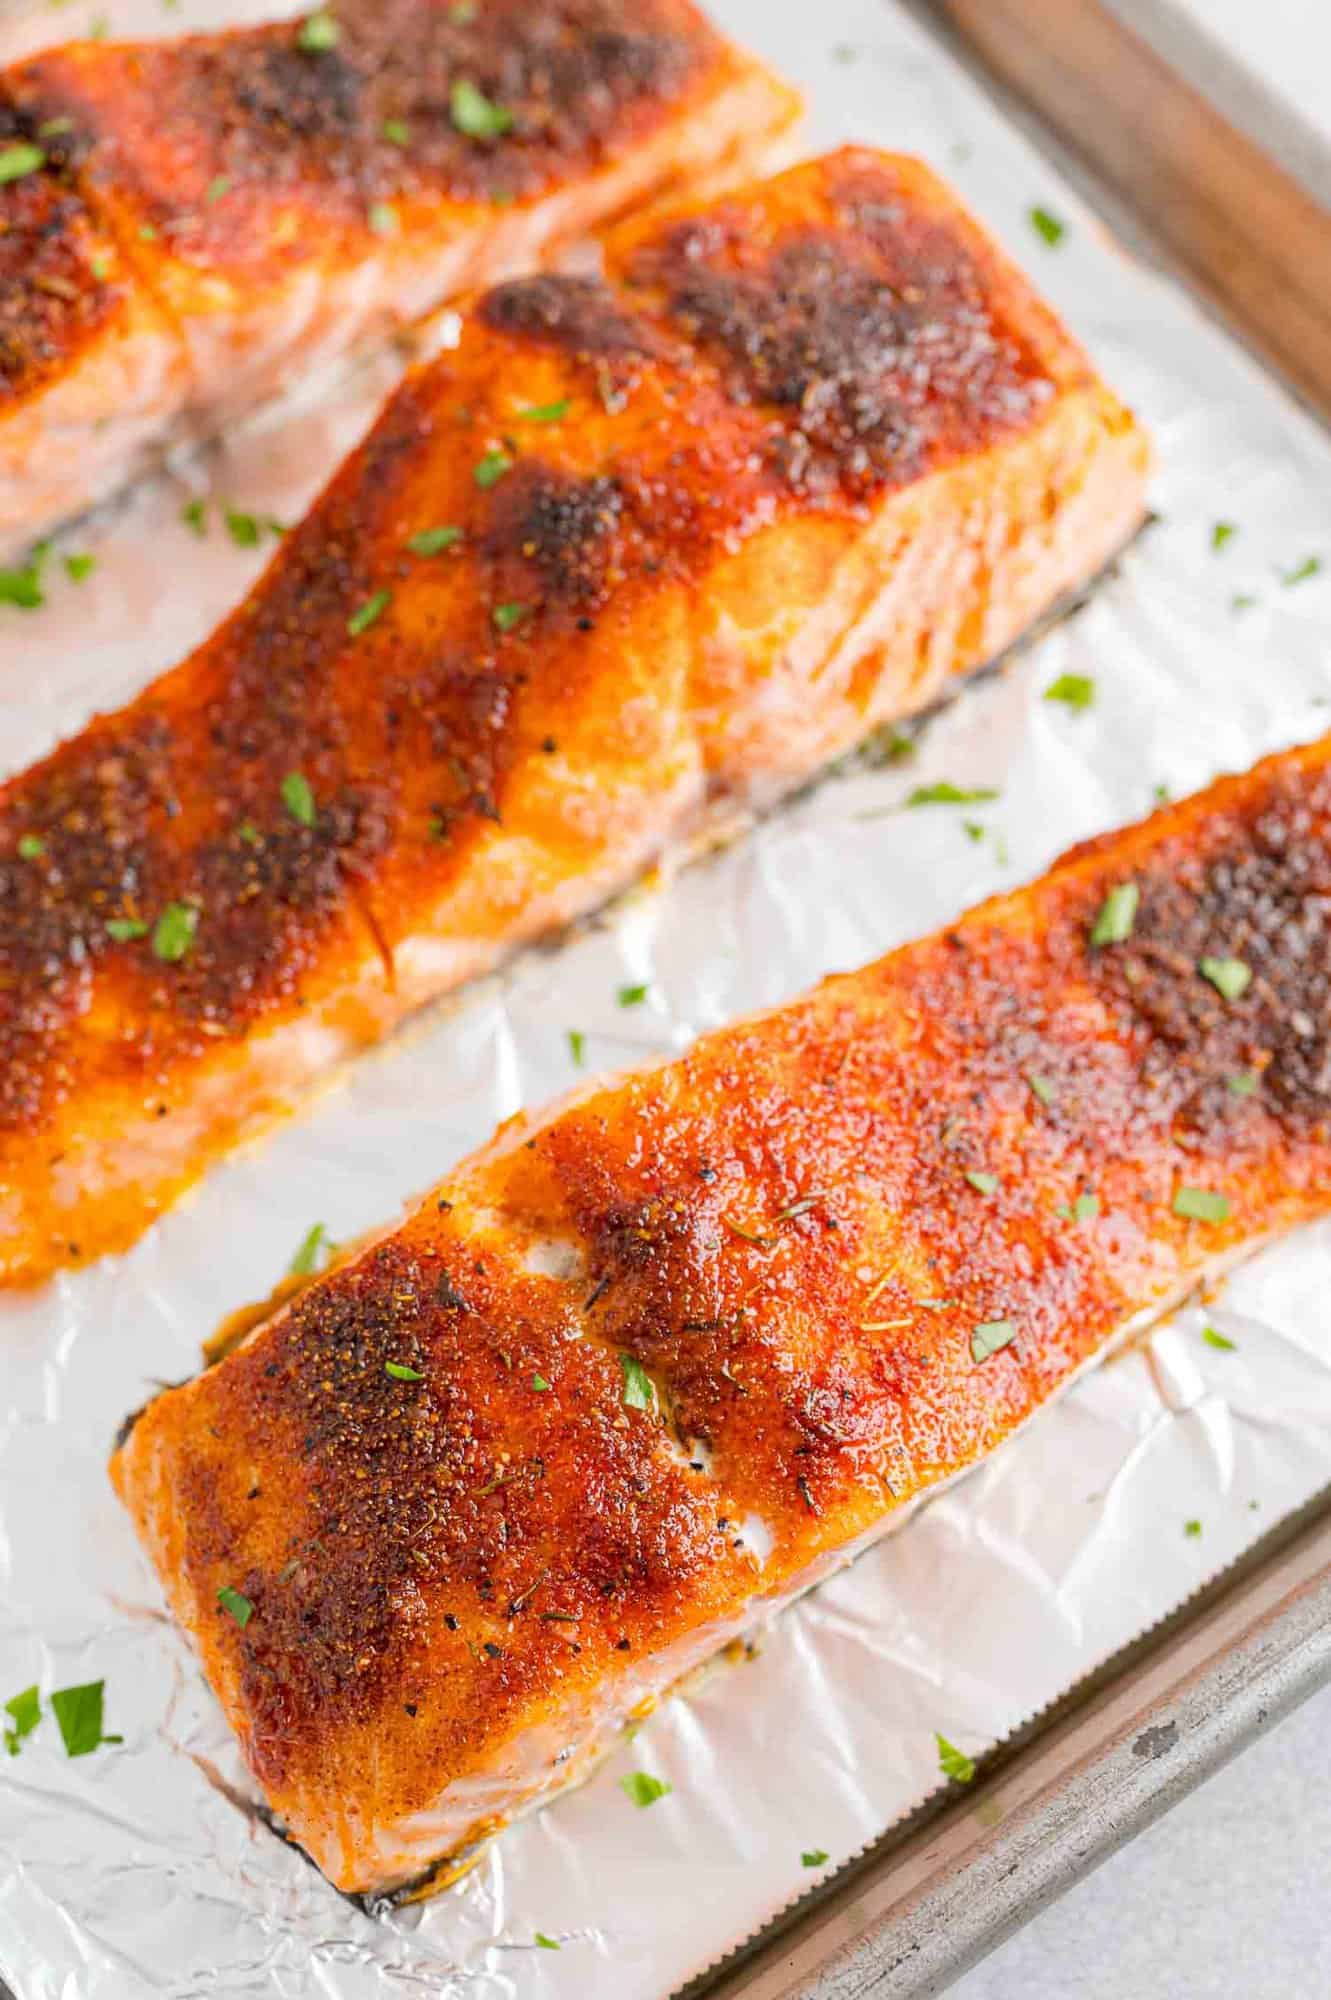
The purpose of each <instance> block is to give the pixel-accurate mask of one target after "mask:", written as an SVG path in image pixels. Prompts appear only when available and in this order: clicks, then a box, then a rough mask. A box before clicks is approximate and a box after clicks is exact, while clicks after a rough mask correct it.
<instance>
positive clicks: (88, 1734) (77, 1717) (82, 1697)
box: [51, 1681, 125, 1757]
mask: <svg viewBox="0 0 1331 2000" xmlns="http://www.w3.org/2000/svg"><path fill="white" fill-rule="evenodd" d="M105 1692H106V1682H105V1681H85V1682H84V1683H83V1684H82V1686H80V1687H68V1688H56V1689H55V1691H54V1693H53V1694H52V1696H51V1713H52V1714H53V1715H54V1716H55V1719H56V1722H57V1724H58V1725H59V1729H60V1739H61V1741H62V1742H63V1744H64V1746H65V1753H66V1755H67V1756H70V1757H86V1756H87V1755H88V1753H89V1751H91V1750H97V1749H99V1748H100V1747H101V1745H102V1744H103V1743H123V1742H124V1740H125V1739H124V1737H123V1736H105V1735H103V1733H102V1717H103V1712H104V1711H103V1704H104V1697H105Z"/></svg>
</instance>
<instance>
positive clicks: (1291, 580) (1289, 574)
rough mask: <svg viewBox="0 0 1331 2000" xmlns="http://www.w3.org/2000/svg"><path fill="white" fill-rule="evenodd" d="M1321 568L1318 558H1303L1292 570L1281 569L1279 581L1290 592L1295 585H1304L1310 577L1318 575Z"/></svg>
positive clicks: (1319, 558)
mask: <svg viewBox="0 0 1331 2000" xmlns="http://www.w3.org/2000/svg"><path fill="white" fill-rule="evenodd" d="M1321 567H1322V558H1321V557H1320V556H1305V557H1304V558H1303V561H1302V562H1301V563H1295V565H1294V567H1293V569H1282V570H1281V572H1280V581H1281V582H1282V583H1283V584H1284V586H1285V589H1286V590H1292V589H1293V588H1294V586H1295V584H1296V583H1306V582H1307V581H1308V579H1309V577H1310V576H1316V575H1318V573H1319V572H1320V570H1321Z"/></svg>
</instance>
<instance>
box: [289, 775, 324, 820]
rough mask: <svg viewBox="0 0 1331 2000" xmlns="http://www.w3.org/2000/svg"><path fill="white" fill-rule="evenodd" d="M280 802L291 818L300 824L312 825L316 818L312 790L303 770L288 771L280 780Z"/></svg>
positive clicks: (316, 811)
mask: <svg viewBox="0 0 1331 2000" xmlns="http://www.w3.org/2000/svg"><path fill="white" fill-rule="evenodd" d="M282 803H283V805H284V806H285V807H286V809H287V811H288V812H289V813H290V814H291V817H292V819H294V820H299V821H300V824H301V825H302V826H313V825H314V822H315V820H316V819H317V818H318V809H317V807H316V806H315V803H314V792H313V790H312V788H311V786H310V781H309V779H308V778H307V777H306V776H305V773H304V772H303V771H288V772H287V774H286V776H285V778H283V780H282Z"/></svg>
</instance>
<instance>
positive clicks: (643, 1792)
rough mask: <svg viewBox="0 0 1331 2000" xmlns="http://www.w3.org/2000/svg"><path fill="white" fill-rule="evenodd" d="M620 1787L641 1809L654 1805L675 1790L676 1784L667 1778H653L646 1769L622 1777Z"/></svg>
mask: <svg viewBox="0 0 1331 2000" xmlns="http://www.w3.org/2000/svg"><path fill="white" fill-rule="evenodd" d="M619 1789H620V1791H621V1792H623V1794H624V1796H625V1798H626V1799H629V1800H630V1801H631V1802H632V1803H633V1804H634V1805H635V1806H637V1807H638V1808H639V1809H641V1808H642V1807H644V1806H653V1805H655V1804H656V1801H657V1800H658V1799H663V1798H665V1797H667V1795H668V1794H669V1793H670V1792H672V1791H673V1790H674V1786H673V1785H672V1784H670V1782H669V1781H668V1780H667V1779H665V1778H653V1777H652V1776H651V1775H650V1774H649V1773H648V1772H646V1771H630V1772H629V1773H628V1775H627V1776H626V1777H623V1778H621V1779H620V1781H619Z"/></svg>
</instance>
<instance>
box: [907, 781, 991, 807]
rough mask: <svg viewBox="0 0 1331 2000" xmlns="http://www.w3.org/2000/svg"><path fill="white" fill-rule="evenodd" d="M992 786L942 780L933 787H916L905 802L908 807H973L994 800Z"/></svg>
mask: <svg viewBox="0 0 1331 2000" xmlns="http://www.w3.org/2000/svg"><path fill="white" fill-rule="evenodd" d="M997 797H998V791H997V788H996V787H995V786H993V785H954V784H951V783H950V782H949V781H948V779H946V778H942V779H940V780H939V782H938V783H937V784H935V785H917V786H916V787H915V790H914V791H913V792H912V793H911V794H910V796H909V797H908V798H907V800H906V804H907V805H908V806H974V805H981V804H983V803H984V801H985V800H986V799H996V798H997Z"/></svg>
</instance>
